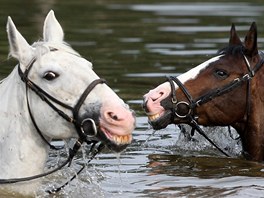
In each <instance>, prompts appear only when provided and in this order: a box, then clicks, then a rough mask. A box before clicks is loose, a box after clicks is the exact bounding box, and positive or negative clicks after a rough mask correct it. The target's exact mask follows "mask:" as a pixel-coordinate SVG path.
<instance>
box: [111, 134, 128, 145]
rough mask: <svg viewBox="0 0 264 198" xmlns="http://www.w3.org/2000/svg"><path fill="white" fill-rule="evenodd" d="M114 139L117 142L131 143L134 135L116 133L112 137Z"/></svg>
mask: <svg viewBox="0 0 264 198" xmlns="http://www.w3.org/2000/svg"><path fill="white" fill-rule="evenodd" d="M112 140H113V141H114V142H116V143H117V144H129V143H131V141H132V136H131V135H122V136H119V135H115V136H113V137H112Z"/></svg>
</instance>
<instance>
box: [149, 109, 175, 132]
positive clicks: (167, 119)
mask: <svg viewBox="0 0 264 198" xmlns="http://www.w3.org/2000/svg"><path fill="white" fill-rule="evenodd" d="M148 119H149V120H148V122H149V124H150V125H151V126H152V127H153V129H155V130H159V129H164V128H166V127H167V126H168V125H169V124H171V123H172V112H171V111H169V110H167V111H164V112H162V113H160V114H156V115H152V116H149V117H148Z"/></svg>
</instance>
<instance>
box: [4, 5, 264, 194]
mask: <svg viewBox="0 0 264 198" xmlns="http://www.w3.org/2000/svg"><path fill="white" fill-rule="evenodd" d="M50 9H53V10H54V11H55V14H56V16H57V18H58V20H59V21H60V23H61V24H62V26H63V28H64V31H65V39H66V41H68V42H69V43H70V44H71V45H72V47H73V48H74V49H75V50H77V51H78V52H80V54H81V55H83V56H84V57H86V58H87V59H88V60H90V61H91V62H93V64H94V69H95V71H96V72H97V73H98V74H99V76H101V77H103V78H105V79H107V81H108V84H109V85H110V86H111V87H112V88H113V89H114V90H115V91H116V92H117V93H118V94H119V96H120V97H122V98H123V99H124V100H125V101H126V102H128V103H129V104H130V106H131V107H132V108H133V109H134V110H135V112H136V114H137V128H136V130H135V132H134V142H133V144H132V145H131V146H130V147H129V148H128V149H127V151H126V152H125V153H123V154H122V155H121V156H120V160H118V159H117V157H116V155H114V154H112V153H109V152H107V151H105V152H103V153H102V154H100V155H99V156H98V158H96V159H95V160H93V161H92V163H91V165H90V166H88V167H87V169H86V170H85V171H84V172H83V174H82V175H81V176H80V177H79V178H78V179H76V180H75V181H73V182H72V183H71V185H70V186H69V187H68V188H66V189H65V190H64V191H62V193H61V194H60V195H57V196H54V197H264V178H263V177H264V166H263V164H260V163H255V162H250V161H246V160H243V159H242V158H241V157H240V151H241V146H240V143H239V141H237V140H233V139H232V138H230V136H229V135H228V133H227V132H226V129H218V128H210V129H206V131H207V133H209V136H210V137H212V138H213V139H214V141H215V142H216V143H217V144H219V145H220V146H221V147H222V148H225V149H226V150H227V151H228V152H229V153H230V154H231V155H232V156H233V157H232V158H225V157H222V156H221V154H219V153H218V152H217V151H216V150H214V149H213V148H212V147H211V146H210V144H208V143H207V142H206V141H205V140H203V138H201V137H199V136H198V135H197V136H195V137H194V138H195V139H196V140H195V141H189V140H188V139H187V138H185V137H184V136H183V135H182V134H180V132H179V130H178V128H177V127H176V126H169V127H168V128H167V129H164V130H161V131H157V132H156V133H155V134H154V135H152V136H150V135H151V134H152V133H153V130H152V129H151V128H150V126H149V125H148V124H147V118H146V116H145V115H144V112H143V111H142V108H141V102H142V95H143V94H144V93H146V92H147V91H148V90H149V89H151V88H153V87H155V86H156V85H158V84H159V83H161V82H163V81H164V80H165V78H164V76H166V75H168V74H170V75H178V74H180V73H182V72H185V71H187V70H188V69H190V68H192V67H194V66H196V65H198V64H199V63H201V62H203V61H205V60H207V59H209V58H210V57H211V56H213V54H214V53H215V52H216V51H217V50H218V49H220V48H222V47H224V46H225V45H226V43H227V41H228V37H229V29H230V25H231V23H235V24H236V27H237V30H238V31H239V33H240V36H241V37H243V36H244V35H245V32H246V31H247V30H248V28H249V25H250V23H251V22H253V21H256V22H257V25H258V31H259V34H258V36H259V47H260V48H263V43H264V38H263V35H264V28H263V27H264V26H263V25H264V20H263V19H264V3H263V2H262V1H260V0H253V1H231V2H230V1H216V2H213V3H212V2H210V1H208V2H197V1H169V0H166V1H156V0H134V1H128V0H91V1H85V0H67V1H66V0H65V1H62V0H60V1H55V0H45V1H44V0H32V1H28V0H26V1H20V0H12V1H9V0H8V1H7V0H0V24H1V27H0V62H1V65H0V79H2V78H4V77H5V76H7V75H8V73H9V72H10V71H11V70H12V68H13V66H14V65H15V64H16V62H15V61H14V60H8V61H7V60H6V59H7V55H8V42H7V38H6V37H7V36H6V32H5V24H6V20H7V16H8V15H10V16H12V19H13V20H14V22H15V24H16V26H17V28H18V29H19V30H20V31H21V33H22V34H23V35H24V37H25V38H26V39H27V40H28V41H29V42H30V43H32V42H34V41H36V40H39V39H40V38H41V37H42V35H41V34H42V26H43V21H44V18H45V16H46V14H47V12H48V11H49V10H50ZM233 136H236V134H235V133H234V134H233ZM147 139H148V141H147V142H146V140H147ZM55 154H56V153H51V157H50V159H49V161H50V163H51V162H54V161H56V160H57V157H54V155H55ZM55 156H57V155H55ZM82 161H83V160H82V155H81V154H80V159H79V160H77V162H76V163H75V164H74V165H73V167H72V168H68V169H67V170H65V171H62V172H59V173H57V174H56V175H54V176H51V177H49V178H47V179H46V180H45V184H44V185H43V189H45V188H46V187H47V186H52V185H56V183H58V182H62V181H64V179H65V178H69V177H70V176H71V175H72V174H74V172H75V170H76V169H78V163H82ZM43 189H41V190H40V192H38V195H37V196H38V197H48V196H47V195H46V194H45V193H44V192H43Z"/></svg>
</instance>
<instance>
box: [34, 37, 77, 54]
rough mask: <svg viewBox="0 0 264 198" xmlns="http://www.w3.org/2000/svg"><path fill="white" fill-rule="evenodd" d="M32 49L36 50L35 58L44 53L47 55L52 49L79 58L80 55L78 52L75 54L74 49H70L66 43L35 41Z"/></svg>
mask: <svg viewBox="0 0 264 198" xmlns="http://www.w3.org/2000/svg"><path fill="white" fill-rule="evenodd" d="M32 47H34V48H35V49H36V52H37V54H36V58H38V57H39V56H42V55H43V54H45V53H48V52H49V51H50V50H52V49H56V50H60V51H64V52H67V53H70V54H73V55H76V56H79V57H81V55H80V54H79V53H78V52H76V51H75V50H74V49H72V48H71V46H70V45H69V44H68V43H66V42H63V43H52V42H44V41H37V42H35V43H33V44H32Z"/></svg>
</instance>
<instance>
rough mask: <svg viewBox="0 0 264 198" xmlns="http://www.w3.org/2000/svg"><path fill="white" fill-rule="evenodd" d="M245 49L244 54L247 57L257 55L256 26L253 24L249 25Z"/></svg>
mask: <svg viewBox="0 0 264 198" xmlns="http://www.w3.org/2000/svg"><path fill="white" fill-rule="evenodd" d="M244 42H245V48H246V54H247V55H249V56H254V55H256V54H258V45H257V25H256V23H255V22H253V23H252V24H251V27H250V29H249V31H248V33H247V35H246V37H245V41H244Z"/></svg>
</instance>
